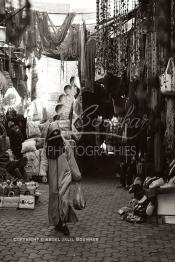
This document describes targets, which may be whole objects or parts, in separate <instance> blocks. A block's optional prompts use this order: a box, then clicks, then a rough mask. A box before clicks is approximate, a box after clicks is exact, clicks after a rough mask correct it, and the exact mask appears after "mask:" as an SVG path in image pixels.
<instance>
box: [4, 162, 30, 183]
mask: <svg viewBox="0 0 175 262" xmlns="http://www.w3.org/2000/svg"><path fill="white" fill-rule="evenodd" d="M27 163H28V159H27V157H22V158H21V159H20V160H14V161H10V162H9V163H8V164H7V166H6V170H7V172H8V173H9V174H10V175H11V176H12V177H13V178H17V179H23V180H24V181H26V180H27V175H26V171H25V166H26V165H27Z"/></svg>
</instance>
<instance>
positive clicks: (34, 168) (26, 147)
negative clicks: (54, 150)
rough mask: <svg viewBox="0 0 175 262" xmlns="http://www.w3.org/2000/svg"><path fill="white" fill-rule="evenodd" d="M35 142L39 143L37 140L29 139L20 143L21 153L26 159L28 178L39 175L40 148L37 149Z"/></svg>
mask: <svg viewBox="0 0 175 262" xmlns="http://www.w3.org/2000/svg"><path fill="white" fill-rule="evenodd" d="M37 143H39V142H37V140H35V139H31V140H30V139H29V140H26V141H25V142H23V144H22V151H21V153H22V154H23V156H24V157H26V158H27V160H28V163H27V166H26V167H25V171H26V173H27V178H28V179H31V178H32V177H33V176H39V170H40V154H41V150H37V148H36V145H37Z"/></svg>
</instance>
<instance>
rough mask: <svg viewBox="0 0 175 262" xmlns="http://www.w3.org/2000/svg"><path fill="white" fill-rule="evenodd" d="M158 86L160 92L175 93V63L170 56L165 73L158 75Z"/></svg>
mask: <svg viewBox="0 0 175 262" xmlns="http://www.w3.org/2000/svg"><path fill="white" fill-rule="evenodd" d="M160 87H161V92H162V94H165V95H168V94H174V95H175V65H174V59H173V58H172V57H171V58H170V59H169V61H168V65H167V68H166V70H165V73H163V74H162V75H161V76H160Z"/></svg>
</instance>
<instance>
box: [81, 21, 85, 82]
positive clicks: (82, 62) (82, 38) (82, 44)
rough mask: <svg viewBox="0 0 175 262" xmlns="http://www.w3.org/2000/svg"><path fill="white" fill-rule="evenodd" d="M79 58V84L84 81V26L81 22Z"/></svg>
mask: <svg viewBox="0 0 175 262" xmlns="http://www.w3.org/2000/svg"><path fill="white" fill-rule="evenodd" d="M79 37H80V40H79V41H80V51H79V52H80V57H79V73H80V82H81V84H82V83H85V81H86V59H85V40H86V24H85V22H83V25H82V26H81V28H80V36H79Z"/></svg>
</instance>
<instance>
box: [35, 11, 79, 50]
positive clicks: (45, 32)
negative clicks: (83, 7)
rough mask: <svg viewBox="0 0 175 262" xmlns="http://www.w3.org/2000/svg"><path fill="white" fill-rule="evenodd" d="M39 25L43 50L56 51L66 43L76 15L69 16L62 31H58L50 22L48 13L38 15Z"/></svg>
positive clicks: (70, 14)
mask: <svg viewBox="0 0 175 262" xmlns="http://www.w3.org/2000/svg"><path fill="white" fill-rule="evenodd" d="M36 17H37V25H38V29H39V34H40V38H41V45H42V47H43V49H46V50H47V49H49V48H51V49H56V48H57V47H59V46H60V45H61V43H62V42H63V41H64V39H65V37H66V35H67V33H68V30H69V28H70V26H71V24H72V21H73V19H74V17H75V13H69V14H67V16H66V18H65V20H64V22H63V24H62V26H61V29H57V27H56V26H54V25H53V23H52V21H51V20H50V18H49V16H48V14H47V13H46V12H42V13H39V12H37V13H36Z"/></svg>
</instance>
